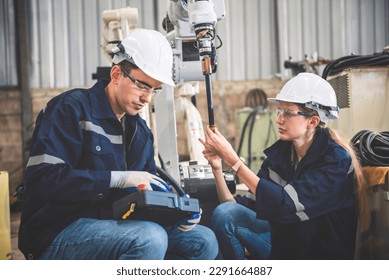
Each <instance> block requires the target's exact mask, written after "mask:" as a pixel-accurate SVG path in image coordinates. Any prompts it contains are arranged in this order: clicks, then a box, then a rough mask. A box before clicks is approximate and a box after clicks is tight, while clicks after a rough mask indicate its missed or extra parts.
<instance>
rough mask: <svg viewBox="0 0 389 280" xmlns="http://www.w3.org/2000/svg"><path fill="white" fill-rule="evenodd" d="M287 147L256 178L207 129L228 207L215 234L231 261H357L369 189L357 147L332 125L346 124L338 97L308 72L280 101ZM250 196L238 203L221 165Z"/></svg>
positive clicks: (278, 148)
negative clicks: (363, 195) (359, 194)
mask: <svg viewBox="0 0 389 280" xmlns="http://www.w3.org/2000/svg"><path fill="white" fill-rule="evenodd" d="M269 99H270V100H275V101H276V102H277V109H276V113H277V118H276V123H277V125H278V133H279V138H280V139H279V140H278V141H277V142H275V143H274V144H273V145H272V146H270V147H269V148H267V149H266V150H265V151H264V153H265V155H266V159H265V160H264V162H263V164H262V166H261V168H260V170H259V171H258V173H254V172H252V171H251V170H250V169H249V168H248V167H247V166H246V165H245V164H244V163H243V162H242V161H241V160H240V159H239V156H238V155H237V154H236V152H235V151H234V149H233V148H232V146H231V145H230V144H229V143H228V142H227V140H226V139H225V138H224V137H223V136H222V135H221V134H220V132H219V131H218V130H217V129H216V130H215V132H213V131H212V130H211V129H209V128H208V129H207V130H206V141H204V140H201V142H202V143H203V144H204V146H205V150H204V152H203V153H204V155H205V157H206V158H207V159H208V161H209V162H210V164H211V166H212V171H213V172H214V176H215V179H216V183H217V184H216V185H217V191H218V194H219V198H220V200H221V202H225V203H222V204H221V205H219V206H218V207H217V208H216V209H215V211H214V212H213V216H212V221H213V225H212V226H213V228H214V230H215V233H216V236H217V238H218V241H219V246H220V251H221V253H222V255H223V257H224V258H227V259H243V258H245V257H246V255H245V250H247V251H248V252H249V253H250V258H252V259H266V258H271V259H283V260H285V259H308V260H309V259H353V257H354V246H355V237H356V226H357V212H356V196H355V192H356V191H361V190H363V189H364V187H363V186H364V183H363V182H364V181H363V176H362V172H361V168H360V165H359V162H358V160H357V158H356V155H355V153H354V151H353V149H352V147H351V146H350V143H349V141H347V140H346V139H343V138H341V137H340V136H339V135H338V133H336V131H335V130H334V129H331V128H329V127H327V126H326V124H327V122H328V121H329V120H331V119H336V118H338V117H339V116H338V111H339V109H338V106H337V102H336V95H335V92H334V90H333V88H332V87H331V85H330V84H329V83H328V82H327V81H326V80H324V79H323V78H321V77H320V76H318V75H315V74H312V73H300V74H298V75H297V76H296V77H294V78H292V79H290V80H289V81H288V82H287V83H286V84H285V85H284V87H283V88H282V89H281V91H280V93H279V94H277V96H276V98H274V99H273V98H269ZM222 160H223V161H224V162H225V163H226V164H227V165H229V166H231V168H232V169H233V170H234V171H235V172H236V174H237V176H238V177H239V179H240V180H241V182H243V183H244V184H245V185H246V186H247V187H248V188H249V190H250V193H249V194H250V195H248V196H246V197H241V196H236V197H233V196H232V195H231V193H230V192H229V190H228V187H227V186H226V184H225V182H223V181H222V179H221V178H222V173H221V166H222V165H221V161H222Z"/></svg>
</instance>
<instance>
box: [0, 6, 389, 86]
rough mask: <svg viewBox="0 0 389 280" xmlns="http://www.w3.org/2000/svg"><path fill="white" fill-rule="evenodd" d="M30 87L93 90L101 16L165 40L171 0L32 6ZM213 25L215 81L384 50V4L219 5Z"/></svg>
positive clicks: (4, 33)
mask: <svg viewBox="0 0 389 280" xmlns="http://www.w3.org/2000/svg"><path fill="white" fill-rule="evenodd" d="M12 3H13V2H12V0H1V4H0V7H1V9H0V21H1V24H2V25H3V27H4V28H2V29H1V30H0V54H1V57H2V58H3V61H5V63H3V64H2V65H0V86H4V85H6V86H10V85H11V86H12V85H16V84H17V80H16V75H15V73H16V71H15V67H13V66H14V65H16V64H15V63H16V56H15V46H16V42H15V38H14V36H13V34H14V32H15V30H13V28H14V27H13V26H14V22H13V18H14V15H13V13H14V11H13V5H12ZM28 3H29V5H30V11H31V18H32V20H31V26H30V28H31V40H32V41H31V47H32V50H31V53H32V57H31V63H32V73H31V75H32V76H31V86H32V87H33V88H61V87H73V86H88V85H91V84H93V80H92V78H91V75H92V73H94V72H95V71H96V67H97V66H107V65H108V64H109V63H108V61H107V60H106V58H105V56H104V55H103V52H102V50H101V48H100V47H99V46H100V43H101V36H102V35H101V31H102V19H101V14H102V11H103V10H106V9H117V8H123V7H126V6H131V7H134V8H138V12H139V22H138V26H139V27H144V28H152V29H158V30H160V31H161V32H163V29H162V24H161V22H162V19H163V17H164V15H165V13H166V11H167V10H168V5H169V3H170V1H169V0H82V1H80V0H56V1H53V0H31V1H28ZM225 6H226V17H225V19H223V20H222V21H220V22H218V24H217V32H218V34H219V36H220V37H221V39H222V40H223V46H222V48H220V49H219V64H218V72H217V73H216V74H215V79H218V80H251V79H262V78H270V77H273V76H274V75H276V74H278V75H281V76H282V77H287V76H288V75H290V70H286V69H285V68H284V67H283V63H284V61H285V60H287V59H289V57H291V58H292V59H293V60H296V61H299V60H302V59H304V57H305V55H308V56H309V57H310V56H312V55H313V54H315V53H316V54H317V55H318V56H319V57H323V58H325V59H336V58H339V57H341V56H345V55H349V54H350V53H352V52H354V53H356V54H372V53H374V52H381V51H382V49H383V47H385V46H386V45H389V0H239V1H237V0H225Z"/></svg>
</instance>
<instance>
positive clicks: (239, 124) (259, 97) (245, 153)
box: [235, 88, 278, 173]
mask: <svg viewBox="0 0 389 280" xmlns="http://www.w3.org/2000/svg"><path fill="white" fill-rule="evenodd" d="M267 103H268V102H267V95H266V93H265V92H264V91H263V90H262V89H258V88H256V89H252V90H250V91H249V92H248V93H247V95H246V104H245V107H244V108H243V109H241V110H238V111H237V112H236V115H235V120H236V128H237V132H238V134H239V135H240V138H239V142H238V147H237V154H238V155H239V156H240V157H241V158H243V159H244V161H245V164H246V165H247V167H248V168H250V169H251V171H253V172H254V173H257V172H258V170H259V169H260V167H261V165H262V163H263V161H264V159H265V154H264V153H263V151H264V150H265V149H266V148H267V147H269V146H270V145H272V144H273V143H274V142H275V141H276V140H278V133H277V125H276V121H275V120H276V116H275V112H274V111H273V110H269V109H268V108H267Z"/></svg>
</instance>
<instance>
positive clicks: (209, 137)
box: [199, 127, 239, 166]
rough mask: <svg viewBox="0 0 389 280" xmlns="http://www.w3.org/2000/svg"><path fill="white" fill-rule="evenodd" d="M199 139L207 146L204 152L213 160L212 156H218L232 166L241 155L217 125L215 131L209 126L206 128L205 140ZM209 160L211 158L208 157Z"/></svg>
mask: <svg viewBox="0 0 389 280" xmlns="http://www.w3.org/2000/svg"><path fill="white" fill-rule="evenodd" d="M199 141H200V142H201V143H202V144H203V145H204V147H205V150H204V151H203V154H204V152H205V153H206V154H207V156H209V157H210V158H211V160H212V161H214V159H213V158H212V157H214V156H218V157H219V158H220V159H222V160H224V161H225V162H226V164H228V165H229V166H232V165H234V164H235V162H236V161H237V160H239V156H238V155H237V154H236V152H235V150H234V148H233V147H232V146H231V144H230V143H229V142H228V141H227V139H226V138H225V137H224V136H223V135H222V134H221V133H220V132H219V130H218V129H217V128H216V127H215V132H213V131H212V130H211V129H210V128H209V127H207V128H206V130H205V141H204V140H203V139H199ZM204 156H205V154H204ZM207 159H208V158H207ZM209 160H210V159H208V161H209ZM210 164H211V163H210Z"/></svg>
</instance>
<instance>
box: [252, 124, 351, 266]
mask: <svg viewBox="0 0 389 280" xmlns="http://www.w3.org/2000/svg"><path fill="white" fill-rule="evenodd" d="M291 151H292V142H287V141H281V140H278V141H277V142H276V143H275V144H274V145H272V146H271V147H269V148H268V149H266V150H265V154H266V155H267V159H266V160H265V161H264V162H263V165H262V167H261V170H260V171H259V172H258V176H259V177H260V181H259V183H258V186H257V190H256V211H257V217H258V218H260V219H265V220H268V221H269V222H270V223H271V229H272V230H271V236H272V251H271V256H270V257H271V258H272V259H352V258H353V257H354V246H355V237H356V225H357V215H356V196H355V191H354V179H353V176H354V170H353V167H352V165H351V158H350V155H349V153H348V152H347V151H346V150H345V149H344V148H343V147H341V146H340V145H338V144H336V143H335V142H334V141H333V140H331V138H330V135H329V132H328V130H327V129H320V130H319V131H318V132H317V133H316V136H315V139H314V142H313V144H312V145H311V147H310V148H309V150H308V152H307V154H306V156H305V157H304V158H303V159H302V160H301V161H300V162H299V163H298V165H297V168H295V167H294V165H293V163H292V162H291Z"/></svg>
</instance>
